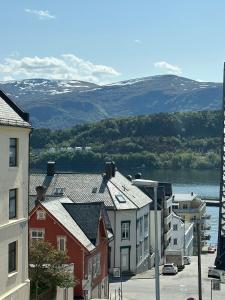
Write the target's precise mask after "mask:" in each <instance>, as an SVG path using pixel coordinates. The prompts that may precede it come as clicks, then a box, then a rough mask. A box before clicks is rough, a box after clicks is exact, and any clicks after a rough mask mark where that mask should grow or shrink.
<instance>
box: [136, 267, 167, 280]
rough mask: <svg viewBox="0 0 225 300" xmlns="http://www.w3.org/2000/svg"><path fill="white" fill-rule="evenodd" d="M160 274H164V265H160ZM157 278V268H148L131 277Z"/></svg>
mask: <svg viewBox="0 0 225 300" xmlns="http://www.w3.org/2000/svg"><path fill="white" fill-rule="evenodd" d="M159 274H162V267H161V266H160V267H159ZM154 278H155V268H152V269H151V270H148V271H146V272H143V273H139V274H136V275H134V276H132V277H131V279H154Z"/></svg>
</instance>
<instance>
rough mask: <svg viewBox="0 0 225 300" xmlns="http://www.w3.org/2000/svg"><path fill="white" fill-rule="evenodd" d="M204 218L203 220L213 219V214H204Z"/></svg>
mask: <svg viewBox="0 0 225 300" xmlns="http://www.w3.org/2000/svg"><path fill="white" fill-rule="evenodd" d="M202 219H203V220H209V219H211V215H208V214H204V215H203V216H202Z"/></svg>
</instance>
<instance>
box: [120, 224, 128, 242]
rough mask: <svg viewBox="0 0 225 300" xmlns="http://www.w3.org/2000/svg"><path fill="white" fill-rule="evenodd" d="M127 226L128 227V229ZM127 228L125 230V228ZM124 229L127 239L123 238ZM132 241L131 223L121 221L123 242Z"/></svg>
mask: <svg viewBox="0 0 225 300" xmlns="http://www.w3.org/2000/svg"><path fill="white" fill-rule="evenodd" d="M126 225H128V227H127V228H126ZM123 226H125V228H124V227H123ZM123 229H124V230H125V231H124V233H125V237H123ZM129 240H130V221H121V241H129Z"/></svg>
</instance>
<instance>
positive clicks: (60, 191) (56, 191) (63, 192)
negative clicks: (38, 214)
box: [53, 187, 65, 196]
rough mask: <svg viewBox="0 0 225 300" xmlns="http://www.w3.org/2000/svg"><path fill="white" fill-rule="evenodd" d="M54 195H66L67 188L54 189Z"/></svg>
mask: <svg viewBox="0 0 225 300" xmlns="http://www.w3.org/2000/svg"><path fill="white" fill-rule="evenodd" d="M53 193H54V195H56V196H58V195H64V194H65V188H61V187H57V188H55V189H54V192H53Z"/></svg>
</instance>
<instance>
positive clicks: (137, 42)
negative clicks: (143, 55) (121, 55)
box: [134, 40, 142, 45]
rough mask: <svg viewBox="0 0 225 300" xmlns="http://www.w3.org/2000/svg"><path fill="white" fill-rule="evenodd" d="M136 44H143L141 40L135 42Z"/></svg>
mask: <svg viewBox="0 0 225 300" xmlns="http://www.w3.org/2000/svg"><path fill="white" fill-rule="evenodd" d="M134 43H135V44H139V45H140V44H142V42H141V41H140V40H134Z"/></svg>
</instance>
